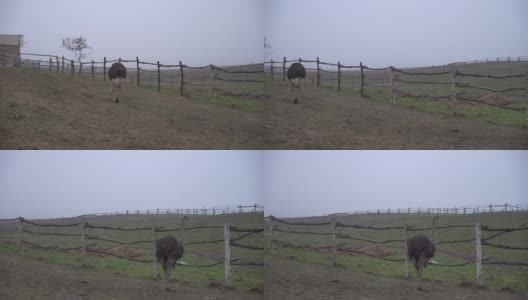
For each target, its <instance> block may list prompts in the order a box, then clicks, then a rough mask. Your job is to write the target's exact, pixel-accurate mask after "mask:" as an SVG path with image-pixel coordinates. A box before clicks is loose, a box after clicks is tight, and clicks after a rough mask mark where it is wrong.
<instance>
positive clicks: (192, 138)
mask: <svg viewBox="0 0 528 300" xmlns="http://www.w3.org/2000/svg"><path fill="white" fill-rule="evenodd" d="M110 90H111V84H110V83H109V82H108V81H106V82H103V81H91V80H89V79H73V78H71V77H69V76H67V75H64V76H60V75H56V74H53V73H51V74H48V73H47V71H41V73H38V72H35V71H27V70H26V71H21V70H18V69H6V68H1V69H0V148H1V149H528V128H526V127H525V128H513V127H506V126H496V125H491V124H488V123H485V122H480V121H472V120H467V119H464V118H463V117H460V116H451V115H446V114H435V113H426V112H420V111H415V110H412V109H408V108H404V107H400V106H391V105H387V104H386V103H380V102H378V101H374V100H369V99H366V98H365V99H363V98H360V97H350V96H347V97H344V96H337V95H336V91H335V90H328V89H325V88H317V87H313V86H310V85H309V84H305V85H304V86H303V90H302V91H301V99H300V103H299V104H297V105H295V104H293V103H292V99H291V98H290V95H289V94H288V91H287V90H288V89H287V87H285V86H282V85H281V84H279V83H278V82H273V83H269V82H268V83H266V90H267V92H268V93H269V94H270V95H271V97H270V98H269V99H266V100H259V101H265V104H264V111H263V112H252V111H246V110H242V109H240V108H238V107H227V106H223V105H219V104H212V103H210V102H209V101H208V100H206V99H202V100H200V99H196V98H193V95H192V94H193V93H192V91H191V92H189V94H190V97H189V96H185V97H180V96H179V95H178V94H177V93H173V94H166V93H158V92H156V91H152V90H147V89H145V88H136V87H135V86H134V85H132V84H127V85H125V86H124V88H123V91H122V93H121V103H119V104H116V103H113V97H112V96H110V95H109V92H110Z"/></svg>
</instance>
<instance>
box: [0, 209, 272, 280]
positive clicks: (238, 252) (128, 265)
mask: <svg viewBox="0 0 528 300" xmlns="http://www.w3.org/2000/svg"><path fill="white" fill-rule="evenodd" d="M182 216H183V215H174V214H163V213H160V214H154V215H136V214H132V213H131V214H130V215H117V216H98V217H85V218H84V221H85V222H87V223H89V224H93V225H101V226H112V227H121V228H135V227H152V226H153V225H154V224H156V225H157V226H163V227H164V228H170V229H179V228H180V220H181V218H182ZM77 221H78V220H76V219H73V220H47V221H39V222H40V223H45V222H53V223H72V222H77ZM224 223H229V224H230V225H231V226H235V227H237V228H262V227H263V223H264V216H263V213H262V212H256V213H238V214H237V213H235V214H222V215H214V216H211V215H190V216H189V220H188V221H186V223H185V227H197V226H223V225H224ZM24 228H25V229H27V230H33V231H36V232H47V233H67V234H80V226H74V227H60V228H57V227H36V226H33V225H29V224H25V225H24ZM85 233H86V234H87V235H96V236H100V237H105V238H110V239H116V240H120V241H136V240H146V241H151V240H152V232H151V231H150V230H145V231H115V230H103V229H94V228H87V229H86V231H85ZM10 234H11V233H10ZM180 234H181V233H180V231H179V230H175V231H170V232H163V233H158V234H157V237H158V238H159V237H161V236H164V235H173V236H175V237H177V238H180V236H181V235H180ZM242 234H244V233H238V232H232V233H231V237H232V238H236V237H238V236H241V235H242ZM222 239H223V228H215V229H196V230H188V231H185V235H184V243H190V242H194V241H210V240H222ZM16 240H17V239H16V238H14V239H2V240H0V252H11V253H15V252H16V246H15V242H16ZM24 240H27V241H30V242H32V243H35V244H38V245H41V246H60V247H63V248H68V247H79V246H80V237H79V236H76V237H70V236H50V235H46V236H44V235H35V234H30V233H24ZM237 242H238V243H240V244H242V245H253V246H258V247H263V245H264V236H263V234H262V233H257V234H254V235H251V236H248V237H247V238H243V239H241V240H239V241H237ZM86 244H94V246H95V247H96V248H99V249H109V248H113V247H116V246H119V244H115V243H111V242H107V241H100V240H90V239H87V240H86ZM128 247H130V248H134V249H137V250H139V251H142V252H143V255H141V256H139V257H136V258H138V259H143V260H150V259H152V257H153V253H154V251H153V247H152V243H142V244H134V245H130V246H128ZM25 249H26V251H25V254H26V255H27V256H29V257H34V258H37V259H39V260H43V261H46V262H49V263H56V264H66V265H77V266H79V265H81V258H80V254H79V252H78V251H69V252H66V251H53V250H49V251H45V250H41V249H33V248H30V247H29V246H27V247H25ZM263 254H264V252H263V251H262V250H251V249H246V248H240V247H235V246H232V247H231V257H232V259H244V260H250V261H262V259H263ZM223 257H224V245H223V242H218V243H214V244H194V245H188V246H185V253H184V256H183V258H182V260H183V261H184V262H185V263H188V264H191V265H208V264H211V263H214V262H217V261H223ZM85 259H86V266H87V267H89V268H93V269H95V270H98V271H103V272H110V273H119V274H123V275H126V276H131V277H139V278H150V277H152V272H153V271H152V263H138V262H132V261H128V260H125V259H121V258H117V257H112V256H99V255H94V254H93V253H89V254H88V255H86V256H85ZM158 272H159V273H160V274H162V269H161V266H158ZM263 272H264V269H263V268H262V267H255V266H232V271H231V273H232V283H233V286H234V287H235V288H238V289H243V290H250V289H260V290H263V285H264V283H263V282H264V273H263ZM173 278H174V279H175V280H178V281H182V282H183V281H185V283H188V284H190V285H193V286H208V285H209V284H210V283H219V284H223V282H224V265H223V264H220V265H217V266H214V267H210V268H192V267H184V266H177V267H176V269H175V271H174V272H173Z"/></svg>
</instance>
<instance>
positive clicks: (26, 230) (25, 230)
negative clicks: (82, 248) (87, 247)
mask: <svg viewBox="0 0 528 300" xmlns="http://www.w3.org/2000/svg"><path fill="white" fill-rule="evenodd" d="M22 231H23V232H25V233H31V234H37V235H58V236H76V237H80V236H81V235H80V234H70V233H51V232H36V231H31V230H28V229H26V228H24V229H23V230H22Z"/></svg>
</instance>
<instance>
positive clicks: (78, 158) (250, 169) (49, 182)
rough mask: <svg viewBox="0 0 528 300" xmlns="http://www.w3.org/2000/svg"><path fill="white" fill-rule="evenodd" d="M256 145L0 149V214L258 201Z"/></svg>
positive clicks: (60, 213) (78, 212) (55, 214)
mask: <svg viewBox="0 0 528 300" xmlns="http://www.w3.org/2000/svg"><path fill="white" fill-rule="evenodd" d="M260 164H261V154H260V153H259V152H257V151H29V152H26V151H0V218H13V217H18V216H23V217H27V218H49V217H62V216H64V217H69V216H76V215H81V214H89V213H99V212H114V211H125V210H136V209H140V210H143V209H154V208H210V207H214V206H226V205H239V204H242V205H252V204H255V203H257V204H262V201H261V198H260V197H261V195H262V192H261V190H260V189H261V186H262V185H261V182H262V178H261V172H260V167H261V166H260Z"/></svg>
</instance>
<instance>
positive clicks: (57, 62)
mask: <svg viewBox="0 0 528 300" xmlns="http://www.w3.org/2000/svg"><path fill="white" fill-rule="evenodd" d="M21 54H22V55H25V56H37V57H39V59H22V58H19V57H16V56H9V55H5V54H0V66H1V65H4V66H11V65H12V66H14V67H26V68H30V69H34V70H37V71H40V70H46V71H48V72H55V73H61V74H65V73H66V74H68V73H69V74H70V75H71V76H72V77H87V78H91V79H92V80H96V79H97V80H105V81H106V80H107V72H108V69H109V68H110V66H111V64H112V63H115V62H120V63H122V64H124V65H125V67H126V68H127V77H128V78H129V79H128V80H129V82H130V83H131V84H135V85H137V86H141V85H145V84H147V85H149V86H151V85H154V86H155V87H156V88H157V90H158V91H161V89H162V87H163V88H165V87H170V88H177V89H179V92H180V95H184V93H185V89H186V87H206V88H208V89H209V92H208V94H209V97H210V99H211V100H213V101H214V100H215V99H216V95H217V94H221V95H226V96H235V97H245V98H251V99H264V98H266V97H265V95H264V93H263V92H262V93H261V94H255V93H254V92H253V91H255V90H257V91H258V90H259V89H262V90H263V86H264V78H263V75H264V69H263V65H262V64H253V65H246V66H237V67H233V66H230V67H220V66H216V65H213V64H211V65H207V66H188V65H186V64H184V63H183V62H182V61H179V63H178V64H162V63H160V62H159V61H157V62H146V61H140V60H139V57H136V58H135V59H122V58H117V59H107V58H106V57H104V58H103V59H102V60H101V61H94V60H92V61H85V62H82V61H81V62H79V61H75V60H72V59H68V58H65V57H64V56H61V57H59V56H53V55H47V54H34V53H21ZM41 57H45V58H46V59H41ZM9 62H12V64H10V63H9ZM255 84H257V85H258V86H255Z"/></svg>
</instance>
